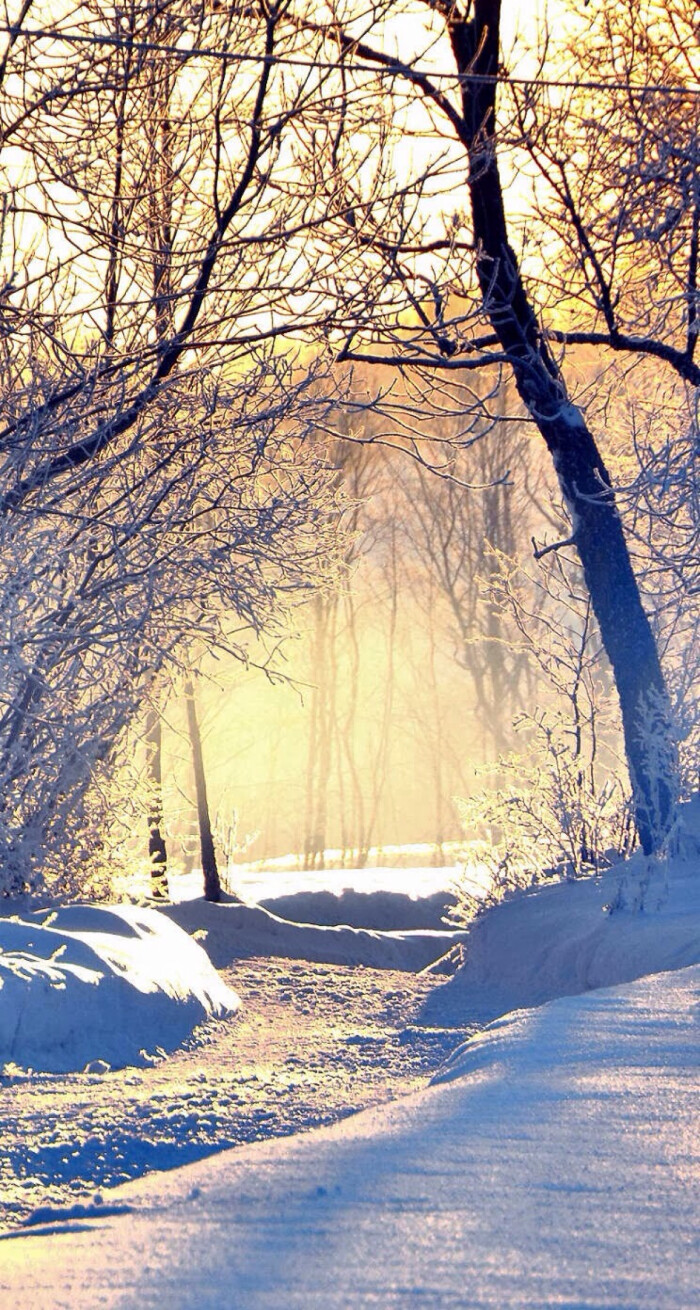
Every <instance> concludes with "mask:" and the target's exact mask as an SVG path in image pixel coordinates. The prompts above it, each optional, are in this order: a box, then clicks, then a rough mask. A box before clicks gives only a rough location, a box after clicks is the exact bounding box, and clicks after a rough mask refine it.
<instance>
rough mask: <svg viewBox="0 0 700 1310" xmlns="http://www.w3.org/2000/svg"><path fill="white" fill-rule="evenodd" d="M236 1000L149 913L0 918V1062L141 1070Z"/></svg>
mask: <svg viewBox="0 0 700 1310" xmlns="http://www.w3.org/2000/svg"><path fill="white" fill-rule="evenodd" d="M238 1004H239V1001H238V997H237V996H236V994H235V992H233V991H231V989H230V988H229V987H227V986H226V985H225V984H224V983H223V982H222V980H221V979H220V978H219V976H218V974H217V973H216V971H215V969H214V968H213V967H212V965H211V962H210V961H209V959H208V957H207V956H206V955H205V953H204V951H203V950H202V949H201V947H200V946H198V945H197V943H196V942H195V941H193V940H192V939H191V938H190V937H188V936H187V934H186V933H184V932H182V931H181V929H179V928H178V927H177V926H176V925H175V924H173V923H170V922H169V920H168V919H166V918H165V917H164V916H163V915H161V914H158V913H156V912H155V911H153V910H143V909H136V908H134V907H132V906H126V905H124V906H121V905H120V906H113V907H110V908H102V907H98V906H92V905H74V906H66V907H64V908H61V909H59V910H54V911H52V912H50V913H47V912H46V911H42V912H40V913H38V914H28V915H26V916H25V917H23V918H19V917H12V918H0V1064H8V1063H12V1064H16V1065H20V1066H21V1067H23V1068H34V1069H37V1070H41V1071H44V1072H51V1073H66V1072H69V1071H73V1070H82V1069H84V1068H86V1066H88V1065H92V1066H93V1067H94V1066H95V1065H96V1063H97V1064H99V1062H101V1061H104V1062H105V1063H106V1064H107V1065H109V1066H112V1067H121V1066H123V1065H126V1064H143V1063H144V1061H145V1060H146V1059H147V1057H148V1055H149V1054H151V1053H153V1052H155V1051H157V1050H158V1049H161V1050H165V1051H171V1050H174V1048H175V1047H177V1046H179V1045H180V1043H181V1042H182V1041H183V1040H184V1039H185V1038H186V1037H187V1036H188V1035H189V1034H190V1033H191V1031H192V1029H193V1028H194V1027H195V1026H196V1025H197V1024H198V1023H201V1022H202V1021H203V1020H204V1019H207V1018H209V1017H210V1016H214V1017H221V1016H223V1015H226V1014H231V1013H233V1011H234V1010H235V1009H236V1008H237V1007H238Z"/></svg>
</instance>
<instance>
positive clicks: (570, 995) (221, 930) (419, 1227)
mask: <svg viewBox="0 0 700 1310" xmlns="http://www.w3.org/2000/svg"><path fill="white" fill-rule="evenodd" d="M200 905H201V903H200ZM611 907H612V913H611V912H610V909H611ZM202 909H203V913H204V914H206V915H208V916H209V919H208V920H207V925H206V927H207V928H208V931H209V933H210V940H211V942H212V944H215V943H217V942H218V945H217V949H218V950H223V949H224V942H225V939H226V937H227V936H228V937H232V936H234V935H237V936H241V935H244V934H234V933H232V932H229V929H228V926H227V925H228V924H229V923H230V918H229V919H227V918H226V916H227V914H230V909H231V907H230V906H221V907H219V908H218V909H217V907H202ZM190 913H192V914H194V913H195V909H194V907H190ZM212 914H217V915H218V916H219V918H218V920H217V921H216V922H213V921H212V917H211V916H212ZM266 923H267V925H268V929H269V932H270V935H271V936H276V937H278V938H279V936H280V935H282V936H283V934H284V931H285V929H284V926H283V925H282V926H281V927H280V923H281V920H280V919H279V917H277V919H276V922H275V921H274V917H273V920H272V921H268V920H265V919H262V920H260V921H259V923H258V930H259V932H260V934H261V935H263V936H264V931H265V924H266ZM194 924H195V919H193V920H192V922H189V921H188V926H189V927H190V928H191V927H192V926H193V925H194ZM197 926H205V925H204V923H203V920H202V922H201V923H200V924H198V925H197ZM289 931H290V942H291V941H292V939H293V938H294V931H293V930H292V929H290V930H289ZM303 931H304V932H306V933H307V934H309V933H312V931H313V930H311V929H309V928H308V927H307V928H305V929H303ZM316 932H317V933H321V934H324V935H326V936H327V932H326V931H325V930H323V929H317V930H316ZM331 937H332V934H331ZM208 940H209V939H208ZM298 940H299V939H298V934H297V942H298ZM278 945H279V942H278ZM241 953H242V954H245V951H242V952H241ZM235 956H236V951H235V947H230V950H229V958H230V960H231V961H232V962H233V965H232V970H231V975H232V981H233V982H234V985H235ZM282 963H283V962H282V959H281V958H280V959H279V962H278V963H277V964H276V965H275V966H274V967H275V968H280V967H281V966H282ZM285 967H286V970H287V971H286V973H285V978H286V984H287V986H289V985H291V986H293V985H294V975H293V974H292V973H291V970H290V967H289V966H288V965H287V966H285ZM316 967H320V966H316ZM325 967H328V968H330V967H332V966H325ZM337 967H338V968H339V969H341V968H342V967H343V966H337ZM344 967H345V968H346V969H347V966H344ZM660 971H664V972H660ZM351 972H352V971H351ZM359 973H360V974H361V973H362V971H359ZM227 976H228V975H227ZM347 976H348V977H350V976H351V973H348V975H347ZM387 976H388V975H387ZM395 976H397V975H392V977H395ZM372 977H373V978H376V977H377V974H376V973H372ZM633 979H636V980H637V981H632V980H633ZM429 982H430V980H429V979H428V978H426V979H425V982H424V985H425V986H426V992H425V999H424V1002H423V1005H422V1015H421V1016H418V1017H417V1022H419V1021H420V1019H421V1018H422V1021H423V1023H424V1024H425V1025H426V1031H433V1030H437V1025H438V1023H442V1025H443V1027H444V1025H445V1024H460V1025H461V1026H463V1027H467V1026H468V1025H469V1024H470V1022H473V1021H474V1019H477V1020H478V1021H479V1022H482V1023H484V1022H486V1023H489V1021H491V1022H490V1024H489V1026H488V1027H487V1028H486V1029H485V1030H484V1031H483V1032H481V1033H479V1034H478V1035H477V1036H475V1037H473V1038H471V1039H470V1040H469V1041H468V1042H467V1043H466V1044H464V1045H463V1046H462V1047H461V1049H459V1050H458V1051H456V1052H454V1053H453V1054H452V1055H451V1056H450V1057H449V1059H448V1061H447V1062H446V1063H445V1064H443V1066H442V1068H441V1070H440V1071H439V1072H438V1073H437V1074H436V1078H435V1080H434V1085H433V1086H432V1087H430V1088H426V1089H424V1090H421V1091H419V1092H418V1093H416V1094H413V1095H411V1096H408V1097H404V1098H403V1099H402V1100H400V1101H398V1102H395V1103H394V1104H392V1105H390V1106H385V1107H381V1108H375V1109H372V1110H370V1111H365V1112H364V1113H362V1114H359V1115H355V1116H352V1117H351V1118H350V1119H345V1120H344V1121H343V1122H342V1123H338V1124H336V1125H335V1126H334V1127H332V1128H328V1129H322V1130H317V1131H315V1132H311V1133H308V1134H304V1135H302V1136H297V1137H292V1138H288V1139H285V1140H275V1141H267V1142H261V1143H258V1144H255V1145H250V1146H243V1147H240V1148H238V1149H236V1150H235V1151H226V1152H223V1153H221V1154H220V1155H217V1156H214V1157H211V1158H209V1159H208V1160H202V1161H199V1162H198V1163H195V1164H191V1165H188V1166H187V1167H186V1168H184V1169H176V1170H173V1171H172V1172H170V1173H157V1174H152V1175H151V1176H150V1177H148V1178H143V1179H140V1180H138V1181H136V1182H133V1183H130V1184H128V1185H127V1186H126V1187H122V1188H117V1189H114V1190H113V1191H110V1192H104V1193H103V1195H102V1197H101V1198H100V1199H99V1201H95V1199H94V1198H92V1197H90V1196H89V1195H88V1196H86V1197H85V1198H83V1199H82V1200H81V1201H80V1203H79V1205H78V1208H75V1206H73V1207H71V1206H68V1207H65V1208H63V1209H61V1208H57V1209H55V1210H54V1211H52V1210H50V1209H49V1210H46V1209H44V1210H42V1209H37V1210H35V1212H34V1214H33V1216H29V1219H28V1221H27V1222H26V1223H25V1224H24V1225H23V1227H22V1228H21V1229H20V1230H19V1232H18V1233H16V1234H14V1235H8V1236H7V1237H6V1239H5V1240H4V1241H3V1244H2V1248H0V1249H1V1252H2V1258H1V1259H0V1304H1V1305H2V1306H3V1307H4V1306H7V1307H9V1306H10V1305H12V1306H20V1307H27V1310H29V1308H30V1307H34V1306H38V1305H41V1306H42V1307H53V1306H56V1307H58V1306H68V1305H70V1306H73V1307H81V1306H85V1307H88V1306H89V1307H92V1306H95V1305H115V1306H116V1305H119V1306H133V1307H136V1306H139V1307H140V1306H144V1307H147V1306H155V1305H156V1304H161V1303H167V1304H169V1305H171V1306H174V1307H182V1308H184V1307H195V1306H197V1307H208V1306H211V1307H228V1306H231V1307H234V1306H235V1307H236V1308H237V1310H238V1308H240V1310H246V1308H247V1307H251V1308H252V1307H270V1308H272V1307H278V1306H285V1307H286V1306H298V1307H302V1306H303V1307H307V1306H318V1307H322V1306H323V1307H325V1306H331V1307H353V1308H354V1307H358V1306H371V1305H377V1306H387V1307H389V1306H391V1307H413V1306H435V1307H443V1306H445V1307H450V1306H455V1307H456V1306H459V1307H471V1306H474V1307H479V1306H498V1307H511V1306H512V1307H516V1306H518V1307H519V1306H550V1305H559V1306H567V1307H569V1310H574V1307H575V1308H576V1310H584V1307H585V1310H593V1308H594V1307H595V1308H596V1310H602V1307H620V1310H622V1307H624V1308H625V1310H636V1307H646V1306H648V1307H659V1308H665V1307H673V1308H674V1310H691V1307H695V1306H696V1305H699V1304H700V1245H699V1243H698V1237H699V1235H700V1234H699V1231H698V1229H699V1225H698V1206H697V1199H696V1198H697V1193H698V1184H700V1131H699V1130H700V1112H699V1111H698V1088H699V1087H700V1081H699V1073H700V1040H699V1039H700V1029H699V1020H698V1014H699V1012H700V1006H699V998H700V858H699V856H698V843H697V833H694V831H693V830H692V825H691V831H690V832H689V835H688V838H687V841H686V846H685V858H684V859H678V860H676V861H674V862H672V863H671V864H669V865H666V866H654V865H649V864H647V862H645V861H644V860H643V859H641V858H639V857H637V858H636V860H634V861H632V862H631V863H630V864H629V865H628V866H625V867H624V868H623V869H621V870H619V871H617V872H613V873H611V874H609V875H608V876H607V877H606V878H604V879H601V880H592V881H590V882H586V883H562V884H558V885H554V886H547V887H544V888H541V889H539V890H537V891H534V892H530V893H527V894H525V895H523V896H520V897H517V898H515V899H513V900H511V901H509V902H507V903H506V904H504V905H502V906H500V907H498V908H497V909H496V910H494V911H492V912H490V913H489V914H487V915H485V916H484V917H483V918H481V919H480V920H479V921H477V923H476V925H475V926H474V928H473V930H472V932H471V934H470V938H469V940H468V942H467V946H466V960H465V963H464V965H463V967H462V968H461V969H460V970H459V972H458V973H457V974H456V975H455V976H454V977H452V978H449V979H447V980H446V981H443V980H441V979H439V978H437V979H436V980H435V983H434V986H432V987H431V986H429V985H428V984H429ZM328 1034H329V1038H330V1045H329V1049H330V1051H331V1052H332V1038H333V1027H332V1017H331V1015H330V1014H329V1019H328ZM358 1036H359V1040H360V1041H362V1035H361V1034H360V1035H358ZM338 1056H339V1057H341V1052H340V1050H338ZM333 1058H334V1057H333V1055H332V1054H331V1055H330V1061H331V1062H332V1061H333ZM164 1063H165V1065H167V1063H168V1062H164ZM161 1067H162V1066H161ZM110 1076H111V1075H109V1074H107V1075H105V1077H106V1079H107V1080H108V1079H109V1078H110ZM360 1077H361V1072H360ZM114 1113H115V1115H118V1114H119V1106H118V1104H115V1106H114Z"/></svg>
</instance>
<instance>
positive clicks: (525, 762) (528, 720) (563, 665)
mask: <svg viewBox="0 0 700 1310" xmlns="http://www.w3.org/2000/svg"><path fill="white" fill-rule="evenodd" d="M578 572H579V570H578V568H577V566H576V565H575V564H574V563H572V562H571V561H568V560H567V559H566V558H565V556H564V554H563V552H561V551H557V552H548V553H547V554H546V555H545V556H543V558H542V559H541V561H540V567H539V569H537V570H536V571H532V572H528V571H527V570H526V569H524V568H522V567H520V566H518V565H516V564H514V562H513V561H512V560H509V559H507V558H506V557H504V556H501V557H500V558H499V573H498V577H497V579H496V581H495V583H494V584H493V586H494V594H495V595H496V597H497V600H498V603H499V604H500V605H501V606H503V607H504V609H506V610H507V612H508V614H509V617H510V619H511V621H512V624H513V625H514V627H515V629H516V630H517V632H518V633H519V636H520V649H521V651H522V653H523V655H524V656H525V657H526V658H527V659H528V660H529V661H530V663H531V664H532V666H533V669H534V671H535V672H536V674H537V678H538V682H537V684H536V685H537V686H538V695H539V698H540V700H541V702H542V703H541V705H540V706H539V707H538V708H536V709H534V710H533V711H532V712H531V713H527V714H522V715H520V716H519V717H518V719H517V720H516V722H515V725H514V726H515V728H516V730H517V731H518V732H519V733H520V734H521V735H522V737H523V739H524V745H523V750H522V752H520V753H519V754H517V755H516V754H512V755H510V756H507V757H502V758H501V759H500V760H499V762H498V764H497V765H495V766H491V767H490V768H489V769H488V770H486V771H484V772H486V773H487V774H489V775H490V776H491V779H492V783H491V785H490V786H487V787H486V788H485V789H484V790H483V791H481V792H479V793H478V794H475V795H472V796H470V797H469V798H468V799H466V800H461V801H459V802H458V807H459V810H460V816H461V820H462V825H463V828H464V831H465V835H466V837H467V839H468V841H469V849H470V862H469V864H467V865H466V866H465V868H464V870H463V875H462V877H461V878H460V879H458V882H457V886H456V892H457V898H458V904H457V907H456V910H455V911H454V914H455V916H456V918H457V920H458V921H460V922H463V921H465V920H468V919H470V918H472V917H473V915H474V913H475V912H478V911H479V910H480V909H483V908H485V907H486V906H487V905H489V904H492V903H494V902H496V901H498V900H501V899H502V898H503V897H504V896H505V895H507V894H508V892H510V891H513V890H515V889H517V888H522V887H526V886H530V885H532V884H534V883H537V882H540V881H542V880H543V879H546V878H551V877H567V878H578V877H582V876H584V875H586V874H590V873H597V872H599V871H601V870H602V869H604V868H607V867H608V866H609V864H610V862H611V860H613V859H614V858H616V857H617V856H619V855H624V854H627V853H628V852H629V851H630V850H631V849H632V847H633V846H634V844H635V842H636V831H635V827H634V821H633V818H632V812H631V803H630V789H629V782H628V778H627V773H626V769H625V766H624V764H623V763H622V759H621V755H622V752H621V749H620V742H619V716H618V714H617V710H616V705H615V700H614V692H613V690H612V687H611V685H610V679H609V677H608V676H607V675H606V672H605V669H604V668H603V667H602V660H601V647H600V640H599V636H598V632H597V627H596V624H595V619H594V616H593V613H592V608H591V604H590V600H589V599H588V597H587V596H586V595H585V593H583V592H582V589H581V588H580V586H579V579H578ZM474 867H477V868H478V870H479V873H478V877H477V878H476V882H475V878H474V872H473V868H474ZM485 880H486V886H484V881H485Z"/></svg>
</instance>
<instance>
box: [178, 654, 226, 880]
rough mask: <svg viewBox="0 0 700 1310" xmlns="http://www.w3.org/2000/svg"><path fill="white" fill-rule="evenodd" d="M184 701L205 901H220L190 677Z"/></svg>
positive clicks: (200, 738)
mask: <svg viewBox="0 0 700 1310" xmlns="http://www.w3.org/2000/svg"><path fill="white" fill-rule="evenodd" d="M185 701H186V703H187V725H188V728H189V733H190V744H191V746H192V768H193V771H194V786H195V793H196V797H197V822H198V824H199V845H200V850H201V852H202V874H203V875H204V899H205V900H206V901H220V900H221V881H220V879H219V870H218V866H217V863H216V852H215V850H214V838H213V836H212V831H211V820H210V818H209V800H208V797H207V779H206V774H205V772H204V756H203V755H202V734H201V732H200V730H199V722H198V720H197V706H196V705H195V700H194V687H193V685H192V681H191V679H190V678H188V680H187V682H186V684H185Z"/></svg>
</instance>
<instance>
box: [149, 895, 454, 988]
mask: <svg viewBox="0 0 700 1310" xmlns="http://www.w3.org/2000/svg"><path fill="white" fill-rule="evenodd" d="M378 899H379V900H380V902H381V896H380V897H379V898H378ZM298 908H300V909H303V905H302V906H300V907H298ZM165 913H166V914H167V915H168V916H169V917H170V918H171V919H172V920H174V921H175V922H176V923H177V924H179V926H180V927H181V928H184V929H185V930H186V931H187V932H190V933H192V932H196V931H197V932H202V933H206V937H204V938H203V940H204V943H205V946H206V950H207V953H208V955H209V957H210V959H211V960H212V962H213V963H214V964H215V965H216V967H217V968H219V969H221V968H223V967H224V966H225V965H227V964H231V962H232V961H234V960H237V959H245V958H248V957H250V956H254V955H270V956H282V957H284V958H285V959H292V960H314V961H316V962H319V963H326V964H353V965H364V966H365V967H366V968H373V969H409V970H411V971H413V972H417V971H418V970H419V969H424V968H426V967H427V965H429V964H430V963H431V962H432V961H434V960H436V959H437V958H438V957H439V956H440V955H443V954H444V953H445V952H446V951H448V950H449V949H450V947H452V946H454V945H455V944H456V943H458V942H460V941H464V940H466V933H463V932H455V931H450V930H449V929H447V928H444V929H442V930H440V929H423V930H421V929H408V930H406V931H401V930H400V929H398V930H390V931H387V932H378V931H376V930H373V929H367V928H353V927H348V926H344V925H342V924H339V925H334V926H328V925H326V924H314V923H303V922H301V923H290V922H289V921H288V920H287V919H283V918H281V917H280V916H279V915H276V914H273V913H272V912H271V911H270V910H266V909H263V908H262V907H261V906H253V905H240V904H237V903H236V902H233V901H225V900H224V901H221V902H219V903H218V904H212V903H211V902H207V901H202V900H199V901H190V900H188V901H181V902H180V903H179V904H177V905H173V906H169V907H168V908H167V909H166V910H165Z"/></svg>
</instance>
